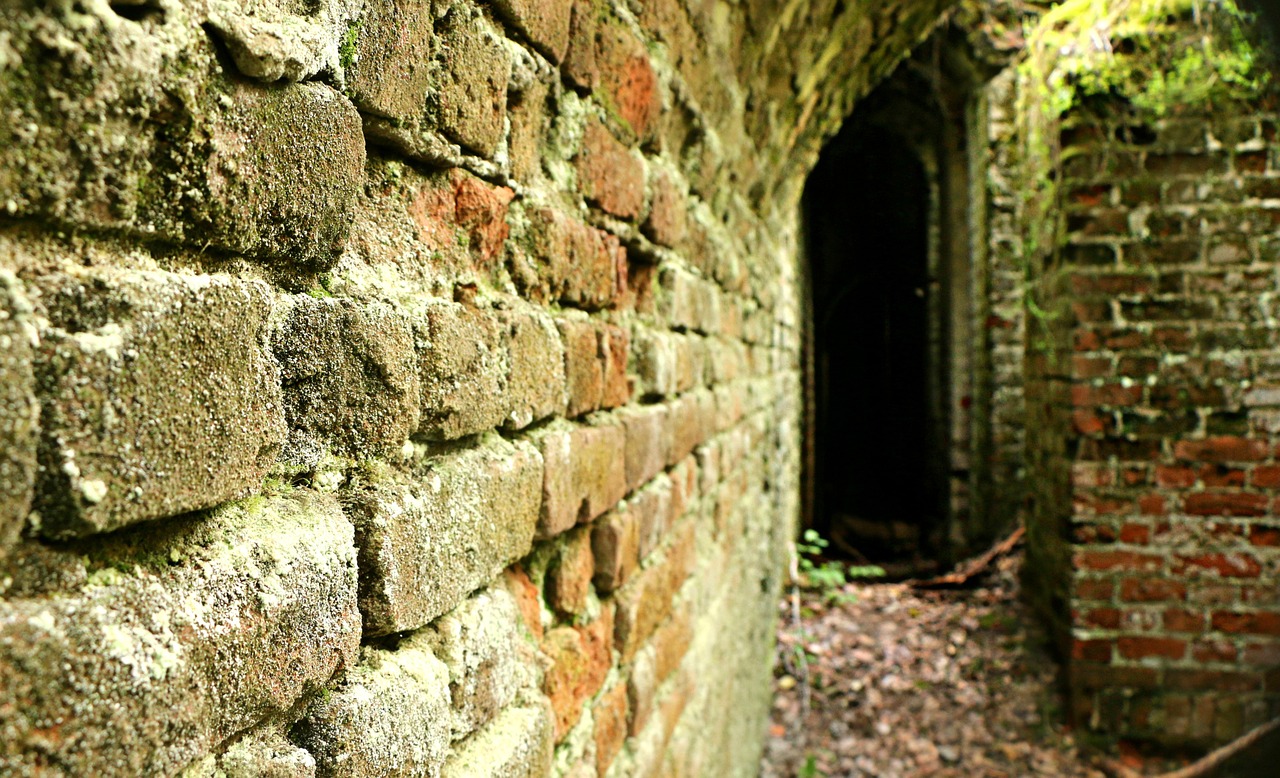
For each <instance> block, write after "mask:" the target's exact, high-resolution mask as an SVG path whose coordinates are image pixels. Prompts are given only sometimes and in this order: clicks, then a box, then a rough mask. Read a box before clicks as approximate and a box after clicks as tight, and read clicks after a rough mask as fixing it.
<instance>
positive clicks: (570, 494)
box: [533, 425, 626, 538]
mask: <svg viewBox="0 0 1280 778" xmlns="http://www.w3.org/2000/svg"><path fill="white" fill-rule="evenodd" d="M533 439H534V440H535V441H536V443H537V444H538V447H539V449H540V450H541V451H542V458H543V461H544V462H545V469H544V477H543V482H542V509H541V514H540V517H539V520H538V537H539V538H548V537H552V536H554V535H558V534H559V533H561V532H564V531H565V530H567V529H569V528H570V527H572V526H574V525H575V524H578V523H580V522H587V521H590V520H592V519H594V518H595V517H596V516H599V515H600V514H602V513H604V512H605V511H606V510H608V509H609V508H612V507H613V506H614V505H615V504H617V502H618V501H619V500H621V499H622V497H623V495H624V494H626V483H625V445H626V443H625V438H624V434H623V431H622V428H621V427H619V426H616V425H601V426H594V427H573V428H567V429H566V428H560V427H556V428H554V429H547V430H539V431H538V432H536V433H535V434H534V436H533Z"/></svg>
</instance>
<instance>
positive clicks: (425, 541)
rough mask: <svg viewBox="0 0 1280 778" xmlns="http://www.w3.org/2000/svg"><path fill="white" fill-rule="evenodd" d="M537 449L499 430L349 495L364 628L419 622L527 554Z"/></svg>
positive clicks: (378, 630) (534, 510)
mask: <svg viewBox="0 0 1280 778" xmlns="http://www.w3.org/2000/svg"><path fill="white" fill-rule="evenodd" d="M541 483H542V457H541V456H539V454H538V452H537V451H536V450H535V449H534V448H533V447H532V446H531V445H530V444H528V443H525V442H517V443H514V444H512V443H508V442H506V441H504V440H502V439H500V438H498V437H497V436H493V437H491V438H488V439H486V440H484V441H483V442H482V443H480V444H479V445H476V446H473V447H470V448H466V449H462V450H459V451H456V452H453V453H448V454H442V455H440V456H437V457H433V458H431V459H428V460H427V461H426V462H424V463H422V464H421V465H419V466H417V467H416V468H415V469H414V471H413V472H412V474H411V476H409V477H404V478H396V479H393V480H385V481H378V482H374V483H369V484H367V485H365V486H364V487H363V488H360V489H358V490H357V491H356V492H355V493H354V494H352V495H351V497H350V503H349V511H348V513H349V515H350V517H351V520H352V521H353V522H354V523H355V526H356V537H357V541H358V545H359V548H360V570H361V573H360V609H361V612H362V613H363V614H364V630H365V634H367V635H385V634H387V633H389V632H401V631H405V630H411V629H417V628H419V627H421V626H423V625H425V624H427V623H428V622H430V621H431V620H432V619H434V618H436V617H437V616H440V615H441V614H443V613H445V612H446V611H449V610H450V609H452V608H453V607H454V606H456V605H457V604H458V603H459V602H461V601H462V599H463V598H465V597H466V596H467V594H469V593H470V592H472V591H474V590H476V589H478V588H479V587H480V586H481V585H482V584H484V583H485V582H487V581H489V580H492V579H493V577H494V576H496V575H497V574H498V573H499V572H501V571H502V569H503V568H504V567H506V566H507V565H509V564H510V563H512V562H514V561H516V560H518V559H520V558H521V557H523V556H524V555H525V554H526V553H528V551H529V548H530V545H531V543H532V540H533V534H534V528H535V527H536V525H537V523H538V506H539V500H540V491H541V490H540V487H541Z"/></svg>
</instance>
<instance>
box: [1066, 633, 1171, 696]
mask: <svg viewBox="0 0 1280 778" xmlns="http://www.w3.org/2000/svg"><path fill="white" fill-rule="evenodd" d="M1140 639H1141V638H1139V640H1140ZM1068 672H1069V679H1068V680H1069V683H1070V685H1071V686H1072V687H1073V688H1076V689H1125V688H1129V689H1155V688H1158V687H1159V686H1160V676H1159V675H1158V674H1157V673H1156V671H1155V670H1154V669H1152V668H1150V667H1116V666H1113V665H1095V664H1086V663H1083V662H1081V663H1076V664H1075V665H1073V666H1071V667H1070V668H1069V670H1068Z"/></svg>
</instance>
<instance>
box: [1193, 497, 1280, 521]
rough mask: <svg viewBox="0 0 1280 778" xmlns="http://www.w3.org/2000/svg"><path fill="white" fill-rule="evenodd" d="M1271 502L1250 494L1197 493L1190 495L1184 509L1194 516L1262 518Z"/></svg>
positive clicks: (1265, 498)
mask: <svg viewBox="0 0 1280 778" xmlns="http://www.w3.org/2000/svg"><path fill="white" fill-rule="evenodd" d="M1269 503H1270V500H1269V499H1267V496H1266V495H1264V494H1250V493H1248V492H1196V493H1194V494H1188V495H1187V496H1186V499H1185V500H1184V504H1183V509H1184V510H1186V512H1187V513H1190V514H1192V515H1193V516H1262V515H1263V514H1265V513H1266V512H1267V506H1268V504H1269Z"/></svg>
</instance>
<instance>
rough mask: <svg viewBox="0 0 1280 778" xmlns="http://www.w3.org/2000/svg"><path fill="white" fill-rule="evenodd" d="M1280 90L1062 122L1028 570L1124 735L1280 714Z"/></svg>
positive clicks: (1072, 671) (1041, 339)
mask: <svg viewBox="0 0 1280 778" xmlns="http://www.w3.org/2000/svg"><path fill="white" fill-rule="evenodd" d="M1193 34H1194V35H1200V34H1202V32H1201V30H1199V29H1196V28H1194V27H1192V26H1191V25H1190V23H1189V22H1188V35H1193ZM1133 56H1142V55H1141V54H1134V55H1133ZM1274 105H1275V103H1274V98H1273V96H1272V95H1271V94H1270V93H1269V92H1268V93H1265V94H1264V93H1255V94H1254V95H1253V97H1251V98H1249V99H1237V101H1235V102H1231V103H1225V104H1224V103H1222V102H1218V103H1216V104H1209V103H1207V102H1206V103H1204V104H1190V103H1189V104H1182V105H1178V106H1175V107H1174V108H1172V109H1171V110H1170V111H1169V113H1168V115H1166V116H1163V117H1162V116H1158V115H1155V113H1153V112H1150V111H1144V110H1140V109H1137V108H1135V107H1134V106H1132V105H1130V104H1128V103H1126V102H1125V101H1124V100H1121V99H1111V100H1098V99H1095V100H1092V101H1087V104H1086V105H1077V106H1075V107H1074V108H1072V109H1071V110H1070V111H1068V112H1067V114H1066V115H1064V116H1063V117H1061V120H1060V121H1058V122H1057V123H1055V124H1054V125H1052V128H1051V129H1052V131H1053V133H1054V136H1055V139H1056V141H1057V142H1056V143H1054V144H1053V147H1052V151H1053V153H1054V154H1055V155H1056V156H1054V158H1053V159H1052V160H1049V164H1052V165H1054V166H1055V168H1056V170H1057V175H1058V176H1060V177H1059V178H1057V190H1056V193H1057V196H1058V205H1059V206H1060V208H1061V222H1060V224H1059V225H1058V226H1060V228H1061V232H1060V237H1059V240H1058V242H1057V243H1055V244H1054V245H1053V246H1051V247H1050V249H1051V251H1049V252H1047V253H1046V254H1045V255H1042V256H1041V257H1038V258H1034V257H1033V258H1032V261H1033V264H1032V265H1031V267H1032V270H1033V275H1032V277H1031V279H1030V281H1029V284H1028V286H1027V293H1028V294H1031V295H1034V296H1035V298H1036V300H1035V301H1036V303H1037V307H1038V309H1039V310H1040V311H1041V313H1040V315H1039V316H1038V317H1032V321H1030V323H1029V327H1028V335H1027V337H1028V342H1027V363H1026V364H1027V383H1026V396H1027V406H1028V407H1027V418H1028V422H1027V423H1028V434H1027V445H1028V457H1029V462H1030V466H1031V468H1032V477H1031V484H1032V487H1033V490H1032V491H1033V498H1034V500H1033V508H1032V512H1031V516H1030V526H1029V538H1030V542H1031V560H1030V564H1029V566H1028V575H1029V578H1030V580H1031V581H1032V582H1033V585H1034V590H1033V593H1032V596H1033V597H1034V598H1035V599H1036V601H1037V602H1038V603H1039V604H1040V605H1041V606H1042V610H1043V612H1045V613H1046V614H1047V615H1048V616H1049V617H1050V623H1051V626H1052V627H1053V631H1054V632H1055V636H1056V637H1057V638H1058V640H1059V641H1060V644H1061V645H1062V647H1063V649H1064V651H1065V652H1066V658H1067V666H1066V686H1067V689H1068V694H1069V703H1070V706H1071V713H1072V715H1073V716H1074V717H1075V718H1076V719H1077V721H1078V722H1079V723H1080V724H1081V725H1084V726H1086V727H1088V728H1089V729H1092V730H1094V731H1098V732H1102V733H1105V734H1108V735H1113V736H1116V735H1118V736H1125V737H1131V738H1136V739H1142V740H1154V741H1162V742H1165V743H1171V744H1178V745H1205V744H1210V743H1214V742H1221V741H1224V740H1228V739H1231V738H1233V737H1235V736H1237V735H1239V734H1241V733H1242V732H1243V731H1245V730H1246V729H1248V728H1250V727H1252V726H1255V725H1257V724H1260V723H1262V722H1264V721H1266V720H1268V719H1269V718H1271V717H1273V716H1275V715H1276V714H1277V713H1280V686H1278V685H1277V684H1278V682H1280V676H1278V675H1277V669H1280V600H1278V599H1277V591H1280V587H1278V584H1280V581H1278V580H1277V577H1278V576H1280V513H1278V511H1280V500H1278V499H1277V497H1278V496H1280V494H1278V493H1277V487H1278V486H1280V480H1278V479H1277V478H1276V474H1277V473H1278V472H1280V470H1277V443H1280V440H1278V439H1277V437H1276V432H1277V430H1278V429H1280V428H1278V427H1277V425H1276V423H1275V421H1276V417H1277V403H1278V402H1280V393H1277V391H1276V389H1275V388H1274V386H1275V384H1276V383H1277V380H1278V379H1280V373H1277V370H1276V368H1277V362H1276V352H1275V345H1276V343H1277V342H1278V341H1277V336H1278V334H1280V333H1278V331H1277V327H1278V326H1280V325H1278V324H1277V321H1276V319H1275V315H1274V310H1273V300H1272V298H1273V297H1274V295H1275V291H1276V288H1277V286H1276V284H1277V276H1276V268H1277V266H1278V261H1280V257H1277V255H1276V253H1275V248H1276V246H1275V243H1274V232H1275V227H1276V225H1277V224H1278V223H1280V221H1278V220H1277V216H1280V207H1278V201H1277V200H1276V199H1275V195H1276V193H1277V192H1280V189H1277V182H1280V169H1278V168H1277V167H1276V166H1275V150H1274V128H1275V126H1276V125H1275V122H1276V115H1275V112H1274ZM1047 151H1048V149H1047ZM1043 161H1044V160H1042V162H1043ZM1055 224H1058V223H1057V222H1056V220H1055V222H1053V223H1049V224H1047V225H1046V224H1038V225H1026V226H1027V227H1028V228H1031V229H1039V230H1040V233H1041V234H1043V233H1044V229H1043V228H1045V227H1048V229H1049V230H1050V231H1052V229H1053V228H1054V225H1055ZM1042 247H1043V245H1042Z"/></svg>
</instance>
